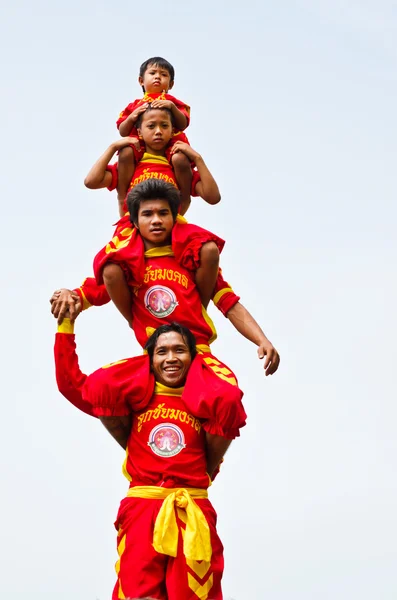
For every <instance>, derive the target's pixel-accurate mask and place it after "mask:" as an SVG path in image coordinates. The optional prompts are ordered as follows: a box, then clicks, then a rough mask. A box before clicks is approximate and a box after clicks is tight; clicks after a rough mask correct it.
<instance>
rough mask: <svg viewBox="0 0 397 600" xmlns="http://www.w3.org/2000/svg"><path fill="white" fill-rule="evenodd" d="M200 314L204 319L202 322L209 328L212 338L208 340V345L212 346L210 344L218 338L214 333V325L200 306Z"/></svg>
mask: <svg viewBox="0 0 397 600" xmlns="http://www.w3.org/2000/svg"><path fill="white" fill-rule="evenodd" d="M201 313H202V315H203V317H204V321H205V322H206V323H207V325H208V326H209V327H210V329H211V331H212V336H211V337H210V339H209V340H208V343H209V344H212V342H214V341H215V340H216V338H217V337H218V334H217V333H216V329H215V325H214V323H213V322H212V319H211V317H210V316H209V314H208V313H207V311H206V310H205V308H204V306H201Z"/></svg>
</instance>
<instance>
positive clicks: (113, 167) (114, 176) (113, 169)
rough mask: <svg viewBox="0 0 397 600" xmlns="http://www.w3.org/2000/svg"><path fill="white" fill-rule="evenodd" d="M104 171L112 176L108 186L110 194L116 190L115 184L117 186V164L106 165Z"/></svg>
mask: <svg viewBox="0 0 397 600" xmlns="http://www.w3.org/2000/svg"><path fill="white" fill-rule="evenodd" d="M106 171H109V173H110V174H111V176H112V182H111V184H110V185H109V186H108V190H109V192H112V191H113V190H115V189H116V187H117V184H118V180H119V171H118V163H114V164H113V165H108V166H107V167H106Z"/></svg>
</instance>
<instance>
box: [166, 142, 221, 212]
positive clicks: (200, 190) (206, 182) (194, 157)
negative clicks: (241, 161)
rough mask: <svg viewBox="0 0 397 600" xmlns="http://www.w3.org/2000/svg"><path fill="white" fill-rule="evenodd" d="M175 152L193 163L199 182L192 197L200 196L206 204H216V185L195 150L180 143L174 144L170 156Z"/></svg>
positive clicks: (217, 190)
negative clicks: (183, 155)
mask: <svg viewBox="0 0 397 600" xmlns="http://www.w3.org/2000/svg"><path fill="white" fill-rule="evenodd" d="M177 152H182V153H183V154H185V155H186V156H187V157H188V159H189V160H190V161H191V162H194V163H195V165H196V167H197V171H198V174H199V181H197V183H196V184H195V185H194V189H192V195H196V196H201V198H203V200H205V201H206V202H208V204H218V202H220V200H221V195H220V192H219V188H218V185H217V183H216V181H215V179H214V178H213V176H212V173H211V172H210V170H209V169H208V167H207V165H206V164H205V162H204V159H203V157H202V156H201V154H199V153H198V152H196V150H193V148H192V147H191V146H189V144H186V143H185V142H181V141H178V142H175V144H174V146H173V147H172V154H175V153H177ZM194 173H195V172H193V174H194ZM193 184H194V178H193ZM192 187H193V186H192Z"/></svg>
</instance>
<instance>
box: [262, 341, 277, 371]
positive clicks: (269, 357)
mask: <svg viewBox="0 0 397 600" xmlns="http://www.w3.org/2000/svg"><path fill="white" fill-rule="evenodd" d="M265 356H266V360H265V364H264V365H263V368H264V369H265V375H266V377H267V376H268V375H273V373H275V372H276V371H277V369H278V366H279V364H280V355H279V353H278V352H277V350H276V348H275V347H274V346H273V344H272V343H271V342H269V340H268V339H265V340H263V341H262V342H261V343H260V344H259V348H258V357H259V358H260V359H262V358H264V357H265Z"/></svg>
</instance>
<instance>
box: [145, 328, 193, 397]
mask: <svg viewBox="0 0 397 600" xmlns="http://www.w3.org/2000/svg"><path fill="white" fill-rule="evenodd" d="M145 350H146V351H147V353H148V355H149V357H150V364H151V368H152V371H153V373H154V377H155V379H156V381H158V382H159V383H162V384H163V385H166V386H168V387H180V386H182V385H184V384H185V381H186V377H187V373H188V371H189V368H190V365H191V363H192V360H193V359H194V357H195V356H196V354H197V350H196V338H195V337H194V335H193V334H192V332H191V331H190V329H188V328H187V327H183V325H179V323H171V324H169V325H162V326H161V327H159V328H158V329H156V331H155V332H154V333H153V335H151V336H150V338H149V339H148V341H147V342H146V344H145Z"/></svg>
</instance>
